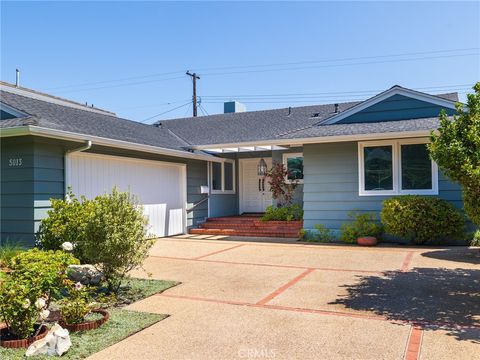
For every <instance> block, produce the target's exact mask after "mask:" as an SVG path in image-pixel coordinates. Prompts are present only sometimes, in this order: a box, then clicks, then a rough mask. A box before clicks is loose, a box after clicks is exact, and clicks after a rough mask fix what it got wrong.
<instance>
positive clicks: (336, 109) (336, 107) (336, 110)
mask: <svg viewBox="0 0 480 360" xmlns="http://www.w3.org/2000/svg"><path fill="white" fill-rule="evenodd" d="M334 106H335V114H338V104H334Z"/></svg>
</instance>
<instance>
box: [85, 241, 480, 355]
mask: <svg viewBox="0 0 480 360" xmlns="http://www.w3.org/2000/svg"><path fill="white" fill-rule="evenodd" d="M145 270H146V271H147V272H150V273H152V274H153V275H152V276H153V278H156V279H168V280H177V281H181V282H182V284H181V285H179V286H176V287H174V288H172V289H169V290H167V291H166V292H164V293H163V294H158V295H154V296H152V297H150V298H147V299H145V300H142V301H140V302H137V303H135V304H132V305H130V306H129V307H128V309H130V310H136V311H147V312H156V313H164V314H170V315H171V316H170V317H169V318H167V319H166V320H164V321H161V322H159V323H157V324H155V325H153V326H151V327H149V328H147V329H145V330H143V331H141V332H139V333H137V334H135V335H133V336H131V337H129V338H127V339H125V340H124V341H122V342H120V343H118V344H115V345H114V346H112V347H110V348H108V349H105V350H104V351H102V352H100V353H97V354H95V355H94V356H92V357H91V359H124V360H126V359H435V360H440V359H448V360H451V359H478V356H479V353H480V250H479V249H467V248H446V249H445V248H444V249H433V248H428V249H422V248H407V247H376V248H359V247H356V246H351V247H349V246H334V245H302V244H299V243H288V242H285V241H284V242H277V243H274V242H249V241H245V240H243V241H232V240H229V239H221V238H220V239H219V237H215V238H214V239H209V238H206V237H205V236H200V237H198V238H195V237H192V236H184V237H175V238H165V239H160V240H158V241H157V243H156V245H155V246H154V248H153V249H152V251H151V256H150V257H149V258H148V259H147V260H146V262H145ZM134 276H137V277H147V274H146V273H145V272H144V271H136V272H135V273H134Z"/></svg>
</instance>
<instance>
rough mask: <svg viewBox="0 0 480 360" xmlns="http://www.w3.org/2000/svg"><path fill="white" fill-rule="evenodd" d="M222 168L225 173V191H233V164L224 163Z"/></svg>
mask: <svg viewBox="0 0 480 360" xmlns="http://www.w3.org/2000/svg"><path fill="white" fill-rule="evenodd" d="M223 166H224V171H225V190H233V164H232V163H229V162H226V163H224V164H223Z"/></svg>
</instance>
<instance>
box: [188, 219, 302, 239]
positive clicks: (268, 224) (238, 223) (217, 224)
mask: <svg viewBox="0 0 480 360" xmlns="http://www.w3.org/2000/svg"><path fill="white" fill-rule="evenodd" d="M260 217H261V214H255V215H254V214H248V215H239V216H225V217H217V218H208V219H207V221H206V222H204V223H202V224H200V225H199V226H200V227H199V228H197V229H190V231H189V233H190V234H196V235H224V236H252V237H277V238H298V237H299V236H300V229H302V227H303V221H262V220H261V219H260Z"/></svg>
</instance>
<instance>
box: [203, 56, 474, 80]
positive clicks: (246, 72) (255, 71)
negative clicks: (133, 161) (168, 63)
mask: <svg viewBox="0 0 480 360" xmlns="http://www.w3.org/2000/svg"><path fill="white" fill-rule="evenodd" d="M473 55H475V56H478V55H480V53H469V54H457V55H444V56H426V57H420V58H411V59H396V60H382V61H369V62H361V63H348V64H329V65H317V66H301V67H296V68H275V69H261V70H244V71H228V72H216V73H204V74H203V75H204V76H218V75H233V74H248V73H263V72H276V71H292V70H309V69H320V68H332V67H344V66H356V65H371V64H384V63H394V62H406V61H418V60H432V59H442V58H453V57H462V56H473Z"/></svg>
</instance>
